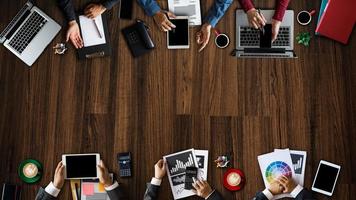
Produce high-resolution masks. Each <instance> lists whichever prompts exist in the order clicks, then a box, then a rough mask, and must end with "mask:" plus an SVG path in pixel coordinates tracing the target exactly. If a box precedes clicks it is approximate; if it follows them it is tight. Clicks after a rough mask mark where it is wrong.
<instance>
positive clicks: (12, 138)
mask: <svg viewBox="0 0 356 200" xmlns="http://www.w3.org/2000/svg"><path fill="white" fill-rule="evenodd" d="M24 2H25V1H24V0H21V1H9V0H2V1H1V2H0V8H1V18H0V19H1V21H0V23H1V29H3V28H4V27H5V25H6V24H7V23H8V22H9V21H10V19H11V18H12V17H13V16H14V15H15V14H16V12H17V11H18V10H19V9H20V8H21V6H22V5H23V3H24ZM212 2H213V0H208V1H205V0H202V1H201V3H202V11H203V12H202V13H203V14H206V11H207V10H208V8H209V7H210V5H211V3H212ZM85 3H86V1H75V5H76V7H77V8H78V9H79V8H80V7H81V6H83V5H84V4H85ZM159 3H160V4H161V5H162V6H163V7H164V8H166V6H167V5H166V1H163V0H160V1H159ZM255 3H256V6H258V7H261V8H273V5H274V1H256V2H255ZM38 6H39V7H40V8H42V9H43V10H45V11H46V12H47V13H48V14H49V15H50V16H52V17H53V18H55V19H56V20H57V21H58V22H60V23H61V24H63V25H64V24H65V23H64V20H63V16H62V14H61V12H60V11H59V9H58V8H57V7H56V5H55V3H54V0H51V1H45V0H38ZM319 6H320V1H292V2H291V4H290V6H289V7H290V8H291V9H294V10H295V11H296V12H298V11H300V10H302V9H307V10H309V9H311V8H316V9H317V10H318V9H319ZM239 7H240V6H239V4H238V2H237V1H235V2H234V3H233V5H232V6H231V7H230V9H229V10H228V12H227V13H226V15H225V17H224V18H223V19H222V20H221V22H220V23H219V24H218V26H217V27H218V28H219V29H220V30H221V31H222V32H225V33H227V34H228V35H229V36H230V38H231V40H232V42H231V44H230V46H229V47H228V48H227V49H226V50H220V49H217V48H216V47H215V46H214V44H213V42H212V40H211V41H210V43H209V45H208V47H207V48H206V50H205V51H204V52H202V53H198V52H197V48H198V47H197V45H196V44H195V43H194V40H193V38H194V37H193V35H194V34H195V32H196V31H197V30H198V29H197V28H193V29H191V31H190V33H191V35H192V37H191V40H190V42H191V47H190V49H189V50H167V48H166V35H165V34H164V33H161V32H159V31H158V30H157V29H156V27H155V25H154V22H153V20H152V18H150V17H148V16H146V15H145V14H144V12H143V10H142V9H141V8H139V6H138V5H137V3H135V4H134V17H135V18H136V17H137V18H140V19H143V20H145V21H146V22H147V23H148V24H149V25H150V26H151V35H152V38H153V40H154V42H155V44H156V46H157V48H156V49H155V50H154V51H153V52H151V53H149V54H147V55H145V56H143V57H141V58H138V59H133V58H132V57H131V54H130V53H129V51H128V48H127V46H126V43H125V41H124V39H123V37H122V34H121V29H122V28H123V27H126V26H128V25H129V24H132V23H133V21H123V20H118V18H117V13H118V8H117V7H115V8H114V9H113V10H111V11H109V12H108V16H109V27H110V28H109V29H110V35H111V39H110V41H111V43H112V46H113V55H112V56H111V57H107V58H101V59H93V60H83V61H79V60H78V59H77V57H76V52H75V50H74V49H73V48H72V47H70V49H69V50H68V52H67V53H66V54H65V55H63V56H58V55H54V54H53V52H52V49H51V46H52V45H53V44H54V43H57V42H61V41H64V38H65V27H64V29H62V31H61V33H60V34H59V35H58V36H57V37H56V38H55V39H54V41H53V42H52V43H51V44H50V47H48V48H47V49H46V51H45V52H44V53H43V55H42V56H41V57H40V59H39V60H38V61H37V62H36V63H35V64H34V65H33V67H32V69H30V70H29V69H28V68H27V67H26V66H25V65H24V64H23V63H22V62H21V61H20V60H19V59H17V58H16V57H15V56H14V55H13V54H11V53H10V52H9V51H8V50H6V49H5V48H3V47H1V48H0V65H1V67H0V133H1V135H0V144H1V145H0V156H1V162H0V182H12V183H17V184H20V185H22V186H23V189H22V194H23V196H22V199H34V197H35V194H36V192H37V190H38V188H39V187H40V186H45V185H47V184H48V182H50V181H51V180H52V176H53V173H54V169H55V166H56V164H57V162H58V161H59V160H60V159H61V154H63V153H87V152H99V153H100V154H101V156H102V158H103V159H104V160H105V162H106V163H107V166H108V167H109V169H110V170H111V171H113V172H116V173H117V171H118V170H117V169H118V166H117V164H116V154H117V153H118V152H123V151H131V152H132V154H133V161H134V165H133V173H134V176H133V177H132V178H129V179H120V182H122V185H123V187H125V188H126V190H127V193H128V195H129V198H130V199H141V198H142V196H143V193H144V191H145V187H146V182H147V181H149V180H150V178H151V177H152V176H153V173H154V171H153V165H154V163H155V162H156V161H157V160H158V159H160V158H161V157H162V156H163V155H166V154H169V153H173V152H176V151H180V150H184V149H188V148H197V149H209V153H210V160H211V161H210V162H209V175H208V181H209V182H210V183H211V184H212V185H213V186H214V187H215V188H216V189H217V190H219V191H220V192H221V193H222V194H223V196H224V197H225V198H226V199H251V198H252V197H253V196H254V194H255V193H256V192H257V191H259V190H262V189H264V187H263V181H262V177H261V173H260V171H259V167H258V162H257V156H258V155H260V154H263V153H267V152H271V151H273V149H274V148H291V149H299V150H305V151H307V152H308V157H307V167H306V175H305V186H306V187H307V188H310V186H311V183H312V179H313V177H314V174H315V172H316V169H317V166H318V163H319V160H320V159H325V160H329V161H331V162H335V163H337V164H340V165H341V166H342V170H341V174H340V178H339V181H338V183H337V186H336V189H335V194H334V196H333V198H332V199H338V200H347V199H354V198H355V197H354V196H355V194H356V147H355V146H356V145H355V144H356V131H355V130H356V124H355V122H356V115H355V113H356V57H355V51H356V33H355V31H354V32H353V33H352V36H351V39H350V41H349V44H348V45H342V44H339V43H336V42H333V41H331V40H328V39H326V38H322V37H314V36H313V38H312V41H311V45H310V47H308V48H306V47H302V46H299V45H297V44H296V45H295V51H296V53H297V55H298V56H299V58H298V59H289V60H282V59H240V60H238V59H236V58H233V57H231V56H229V53H230V52H231V50H232V49H233V47H234V45H233V44H234V43H235V39H234V33H235V31H234V30H235V28H234V27H235V25H234V23H235V20H234V16H235V15H234V10H235V9H236V8H239ZM315 23H316V19H315V18H314V19H313V21H312V25H310V26H306V27H302V26H299V25H298V24H297V23H296V24H295V32H296V33H298V32H301V31H309V32H311V33H312V30H314V29H315ZM221 154H230V155H232V158H233V162H232V164H233V166H234V167H236V168H240V169H242V170H244V172H245V174H246V177H247V182H246V186H245V188H244V189H243V190H242V191H240V192H229V191H227V190H226V189H224V188H223V186H222V177H223V173H224V172H225V170H224V169H217V168H215V166H214V163H213V162H212V160H213V159H214V158H216V156H218V155H221ZM26 158H35V159H38V160H39V161H41V162H42V163H43V165H44V176H43V178H42V180H41V181H40V182H39V183H37V184H34V185H28V184H24V183H22V182H21V181H20V180H19V178H18V176H17V167H18V165H19V163H20V162H21V161H22V160H24V159H26ZM317 197H318V199H327V198H326V197H325V196H322V195H317ZM70 198H71V197H70V190H69V184H68V183H66V184H65V186H64V188H63V191H62V192H61V194H60V195H59V199H70ZM160 199H172V195H171V190H170V187H169V184H168V181H167V179H164V181H163V184H162V188H161V194H160ZM193 199H194V198H193Z"/></svg>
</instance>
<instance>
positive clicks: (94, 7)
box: [84, 3, 106, 19]
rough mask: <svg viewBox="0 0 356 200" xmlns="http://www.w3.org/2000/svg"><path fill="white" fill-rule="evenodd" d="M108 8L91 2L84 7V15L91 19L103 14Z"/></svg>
mask: <svg viewBox="0 0 356 200" xmlns="http://www.w3.org/2000/svg"><path fill="white" fill-rule="evenodd" d="M105 11H106V8H105V7H104V6H103V5H102V4H95V3H91V4H89V5H88V6H87V7H86V8H85V9H84V15H85V16H87V17H88V18H90V19H94V18H95V17H97V16H98V15H101V14H103V13H104V12H105Z"/></svg>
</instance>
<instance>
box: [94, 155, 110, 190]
mask: <svg viewBox="0 0 356 200" xmlns="http://www.w3.org/2000/svg"><path fill="white" fill-rule="evenodd" d="M98 169H99V181H100V183H102V184H104V186H105V187H109V186H111V185H112V184H113V182H112V180H111V177H110V175H109V171H108V169H107V168H106V167H105V164H104V162H103V161H102V160H100V163H99V165H98Z"/></svg>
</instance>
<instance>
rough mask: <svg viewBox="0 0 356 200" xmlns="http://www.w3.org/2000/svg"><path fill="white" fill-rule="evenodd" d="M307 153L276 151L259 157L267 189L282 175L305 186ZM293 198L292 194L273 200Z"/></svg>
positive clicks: (281, 195)
mask: <svg viewBox="0 0 356 200" xmlns="http://www.w3.org/2000/svg"><path fill="white" fill-rule="evenodd" d="M306 157H307V153H306V152H305V151H295V150H289V149H275V150H274V152H272V153H268V154H264V155H260V156H258V157H257V159H258V163H259V165H260V170H261V174H262V177H263V181H264V184H265V187H266V188H268V187H269V185H270V183H271V182H273V181H274V180H276V179H278V178H279V177H280V176H281V175H284V176H286V177H290V178H292V179H293V180H294V181H295V182H296V183H297V184H299V185H301V186H303V185H304V174H305V164H306ZM285 197H292V196H291V195H290V194H280V195H276V196H275V197H274V198H273V199H280V198H285Z"/></svg>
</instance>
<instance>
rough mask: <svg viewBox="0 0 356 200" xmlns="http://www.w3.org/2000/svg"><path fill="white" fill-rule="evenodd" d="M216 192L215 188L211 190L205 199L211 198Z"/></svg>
mask: <svg viewBox="0 0 356 200" xmlns="http://www.w3.org/2000/svg"><path fill="white" fill-rule="evenodd" d="M214 192H215V190H213V191H211V192H210V194H209V195H208V196H206V197H205V199H209V197H210V196H211V195H212V194H213V193H214Z"/></svg>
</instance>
